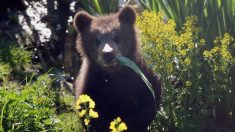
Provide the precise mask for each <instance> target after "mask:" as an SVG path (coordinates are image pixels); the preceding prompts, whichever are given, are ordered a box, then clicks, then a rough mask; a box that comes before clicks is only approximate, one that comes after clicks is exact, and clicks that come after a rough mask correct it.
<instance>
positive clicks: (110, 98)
mask: <svg viewBox="0 0 235 132" xmlns="http://www.w3.org/2000/svg"><path fill="white" fill-rule="evenodd" d="M135 19H136V13H135V11H134V10H133V9H132V8H131V7H129V6H125V7H124V8H122V9H121V10H120V11H119V12H118V13H115V14H109V15H104V16H98V17H93V16H91V15H89V14H88V13H86V12H84V11H80V12H78V13H77V14H76V15H75V17H74V27H75V29H76V31H77V32H78V37H77V42H76V48H77V50H78V52H79V53H80V55H81V57H82V65H81V68H80V72H79V74H78V76H77V77H76V80H75V82H74V89H75V98H76V99H77V98H78V96H79V95H81V94H88V95H89V96H90V97H91V98H92V99H93V100H94V101H95V103H96V108H95V111H97V112H98V113H99V118H98V119H94V120H92V121H91V131H96V132H108V131H109V125H110V122H111V121H112V120H113V119H115V118H117V117H121V119H122V120H123V121H124V122H125V123H126V124H127V127H128V130H127V131H128V132H145V131H147V127H148V125H149V124H150V123H151V121H152V120H153V119H154V117H155V114H156V112H157V110H158V108H159V103H160V100H161V93H162V90H161V85H160V83H159V81H158V79H157V77H156V76H154V74H153V72H152V71H151V70H150V69H149V68H147V67H146V64H145V62H144V61H143V60H142V59H141V56H140V43H139V40H138V35H137V32H136V28H135ZM119 55H121V56H125V57H128V58H130V59H131V60H133V61H134V62H135V63H136V64H137V65H138V66H139V67H140V69H141V70H142V72H143V73H144V74H145V76H146V77H147V78H148V80H149V81H150V83H151V84H152V86H153V88H154V90H155V100H154V97H153V95H152V93H151V92H150V90H149V89H148V87H147V85H146V84H145V83H144V82H143V80H142V79H141V77H140V76H139V75H138V74H136V73H135V72H134V71H133V70H132V69H130V68H128V67H126V66H122V65H120V64H118V62H117V60H116V59H115V58H116V56H119Z"/></svg>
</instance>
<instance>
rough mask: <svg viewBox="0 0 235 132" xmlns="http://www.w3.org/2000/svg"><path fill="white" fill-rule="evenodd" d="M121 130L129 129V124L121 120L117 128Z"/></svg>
mask: <svg viewBox="0 0 235 132" xmlns="http://www.w3.org/2000/svg"><path fill="white" fill-rule="evenodd" d="M117 130H118V131H119V132H121V131H125V130H127V126H126V124H125V123H124V122H121V123H120V124H119V126H118V128H117Z"/></svg>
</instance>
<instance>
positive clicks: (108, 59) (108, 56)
mask: <svg viewBox="0 0 235 132" xmlns="http://www.w3.org/2000/svg"><path fill="white" fill-rule="evenodd" d="M103 58H104V60H105V61H106V62H109V63H110V62H112V61H113V60H114V55H113V53H112V52H105V53H103Z"/></svg>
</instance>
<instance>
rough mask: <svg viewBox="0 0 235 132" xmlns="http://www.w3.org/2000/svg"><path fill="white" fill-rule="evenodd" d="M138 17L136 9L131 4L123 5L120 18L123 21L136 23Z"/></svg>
mask: <svg viewBox="0 0 235 132" xmlns="http://www.w3.org/2000/svg"><path fill="white" fill-rule="evenodd" d="M135 19H136V13H135V11H134V9H133V8H132V7H130V6H125V7H123V8H122V9H121V10H120V12H119V20H120V21H121V22H127V23H130V24H134V23H135Z"/></svg>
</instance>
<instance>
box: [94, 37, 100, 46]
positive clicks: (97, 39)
mask: <svg viewBox="0 0 235 132" xmlns="http://www.w3.org/2000/svg"><path fill="white" fill-rule="evenodd" d="M100 43H101V42H100V40H99V38H96V39H95V44H96V45H97V46H98V45H100Z"/></svg>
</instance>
